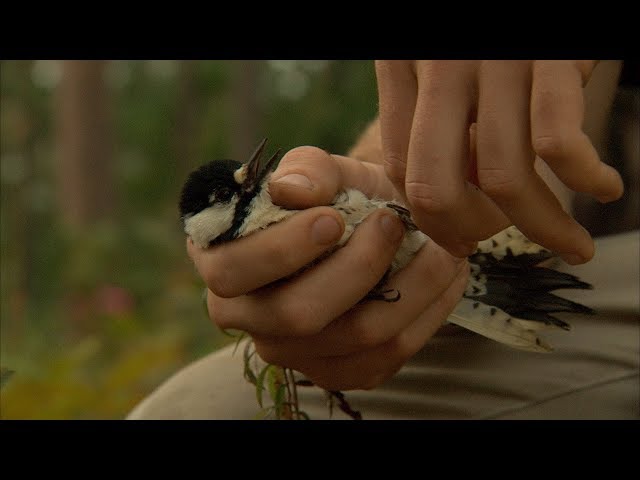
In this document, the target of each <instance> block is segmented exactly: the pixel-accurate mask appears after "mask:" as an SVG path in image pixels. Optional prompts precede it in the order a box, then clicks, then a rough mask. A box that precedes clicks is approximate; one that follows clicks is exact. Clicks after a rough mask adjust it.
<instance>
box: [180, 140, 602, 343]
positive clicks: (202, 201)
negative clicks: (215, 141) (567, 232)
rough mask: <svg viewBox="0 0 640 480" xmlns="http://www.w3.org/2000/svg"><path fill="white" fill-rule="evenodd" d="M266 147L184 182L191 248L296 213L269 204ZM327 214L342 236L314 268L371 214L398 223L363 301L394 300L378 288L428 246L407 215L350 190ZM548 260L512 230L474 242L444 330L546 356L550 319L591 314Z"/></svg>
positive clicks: (576, 285)
mask: <svg viewBox="0 0 640 480" xmlns="http://www.w3.org/2000/svg"><path fill="white" fill-rule="evenodd" d="M266 143H267V139H263V140H262V141H261V142H260V144H259V145H258V147H257V148H256V149H255V151H254V153H253V155H251V157H250V159H249V161H248V162H246V163H241V162H238V161H236V160H229V159H221V160H213V161H211V162H208V163H206V164H203V165H201V166H200V167H198V168H197V169H195V170H193V171H192V172H191V173H190V174H189V175H188V177H187V179H186V181H185V182H184V184H183V188H182V191H181V193H180V201H179V211H180V220H181V222H182V226H183V229H184V232H185V233H186V234H187V235H188V236H190V237H191V239H192V240H193V242H194V243H195V244H196V245H198V246H199V247H201V248H211V247H214V246H216V245H220V244H222V243H225V242H230V241H233V240H235V239H237V238H240V237H244V236H247V235H250V234H252V233H253V232H256V231H259V230H262V229H265V228H268V227H269V226H270V225H272V224H274V223H277V222H281V221H283V220H285V219H287V218H289V217H291V216H292V215H295V214H296V213H297V212H299V210H293V209H286V208H283V207H280V206H278V205H275V204H274V203H273V202H272V200H271V196H270V194H269V191H268V188H267V187H268V183H269V179H270V176H271V173H272V172H273V170H274V169H275V166H276V163H277V161H278V157H279V154H280V150H277V151H276V152H275V153H274V154H273V155H272V156H271V157H270V158H268V160H266V161H265V162H263V161H262V155H263V153H264V149H265V146H266ZM330 206H331V207H332V208H334V209H335V210H336V211H338V212H339V213H340V215H341V216H342V217H343V218H344V221H345V230H344V233H343V235H342V237H341V238H340V240H339V241H338V242H337V244H336V245H335V247H333V249H331V250H329V251H328V252H326V253H325V254H324V256H322V257H320V258H319V259H316V262H317V261H321V260H322V259H323V258H325V257H326V256H327V255H331V254H332V253H333V252H335V250H336V249H338V248H340V247H341V246H343V245H344V244H345V243H346V242H347V241H348V240H349V238H350V236H351V234H352V233H353V232H354V230H355V229H356V228H357V226H358V225H359V224H360V223H361V222H362V221H363V220H364V219H365V218H366V217H367V216H368V215H369V214H371V213H372V212H374V211H376V210H377V209H380V208H388V209H391V210H392V211H394V212H395V213H396V214H397V215H398V217H400V219H401V220H402V221H403V222H404V225H405V227H406V231H405V235H404V238H403V240H402V243H401V245H400V247H399V248H398V250H397V253H396V254H395V257H394V258H393V261H392V263H391V265H390V266H389V269H388V270H387V272H386V273H385V275H384V276H383V278H382V279H381V280H380V282H378V284H377V285H376V286H375V287H374V288H373V289H372V291H371V292H369V294H368V295H367V296H366V297H365V298H364V299H363V301H370V300H382V301H386V302H397V301H399V300H400V298H401V292H397V291H392V290H389V289H386V288H385V283H386V280H387V279H388V278H389V276H391V275H393V274H394V273H395V272H397V271H398V270H401V269H402V268H403V267H404V266H406V265H407V264H408V263H409V262H410V261H411V259H412V258H413V257H414V256H415V255H416V253H417V252H418V251H419V250H420V249H421V248H422V246H423V245H424V244H425V243H426V242H428V241H432V240H431V239H430V238H429V237H428V236H427V235H426V234H424V233H423V232H422V231H420V230H419V229H418V228H417V227H416V225H415V223H414V222H413V221H412V219H411V213H410V211H409V210H408V209H407V208H405V207H404V206H403V205H400V204H399V203H397V202H392V201H388V200H384V199H376V198H368V197H367V196H366V195H365V194H364V193H362V192H360V191H359V190H356V189H352V188H351V189H346V190H344V191H341V192H339V193H338V194H337V195H336V196H335V198H334V199H333V201H332V202H331V204H330ZM555 257H556V255H555V254H554V253H553V252H551V251H550V250H548V249H546V248H544V247H542V246H540V245H538V244H536V243H534V242H532V241H531V240H529V239H528V238H527V237H526V236H525V235H524V234H523V233H522V232H520V231H519V230H518V228H517V227H515V226H513V225H512V226H510V227H508V228H506V229H504V230H502V231H500V232H498V233H496V234H495V235H493V236H491V237H490V238H488V239H486V240H482V241H480V242H478V246H477V248H476V250H475V252H474V253H473V254H471V255H469V256H468V262H469V265H470V275H469V280H468V282H467V286H466V289H465V292H464V294H463V296H462V298H461V299H460V301H459V302H458V304H457V305H456V307H455V308H454V310H453V311H452V312H451V313H450V314H449V316H448V318H447V321H446V323H452V324H455V325H458V326H460V327H462V328H464V329H467V330H470V331H472V332H475V333H476V334H479V335H482V336H484V337H487V338H489V339H491V340H494V341H496V342H498V343H500V344H504V345H507V346H509V347H512V348H516V349H520V350H525V351H529V352H538V353H548V352H551V351H553V346H552V345H550V344H549V343H547V341H546V340H545V339H544V338H542V336H541V335H540V332H541V331H542V330H544V329H548V328H559V329H562V330H567V331H568V330H570V329H571V326H570V325H569V324H568V323H567V322H566V321H564V320H562V319H560V318H557V317H556V316H555V315H553V314H554V313H559V312H568V313H579V314H593V313H594V311H593V310H592V309H591V308H589V307H587V306H585V305H582V304H579V303H576V302H573V301H571V300H568V299H566V298H563V297H560V296H558V295H555V294H554V293H552V292H553V291H555V290H558V289H591V288H593V287H592V285H590V284H589V283H586V282H584V281H582V280H580V279H579V278H577V277H576V276H574V275H571V274H569V273H564V272H559V271H557V270H555V269H553V268H549V267H548V266H543V265H542V264H548V263H549V262H548V261H549V260H551V259H553V258H555ZM309 266H310V265H309ZM309 266H307V268H308V267H309ZM294 275H295V274H294ZM425 284H427V282H425Z"/></svg>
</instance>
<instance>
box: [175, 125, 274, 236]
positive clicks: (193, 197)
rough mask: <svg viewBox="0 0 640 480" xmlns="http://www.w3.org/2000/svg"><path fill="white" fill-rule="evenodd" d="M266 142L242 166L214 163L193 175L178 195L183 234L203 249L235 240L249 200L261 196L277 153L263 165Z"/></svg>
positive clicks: (229, 162) (232, 163) (204, 166)
mask: <svg viewBox="0 0 640 480" xmlns="http://www.w3.org/2000/svg"><path fill="white" fill-rule="evenodd" d="M266 143H267V139H266V138H265V139H264V140H263V141H262V142H261V143H260V145H258V148H257V149H256V150H255V152H254V153H253V155H252V156H251V158H250V159H249V161H248V162H247V163H245V164H242V163H240V162H237V161H235V160H214V161H211V162H209V163H207V164H205V165H202V166H201V167H199V168H198V169H196V170H195V171H193V172H192V173H191V174H190V175H189V176H188V178H187V180H186V182H185V184H184V186H183V187H182V193H181V195H180V218H181V220H182V222H183V226H184V231H185V233H186V234H187V235H189V236H191V238H192V239H193V241H194V243H195V244H196V245H199V246H201V247H203V248H206V247H208V246H210V245H215V244H217V243H222V242H224V241H229V240H232V239H233V238H235V237H236V236H237V233H238V229H239V227H240V226H241V225H242V221H243V220H244V218H245V217H246V215H247V213H248V211H249V205H250V204H251V200H253V198H254V197H255V196H256V195H257V194H259V193H260V191H261V190H262V187H263V183H264V181H265V179H266V177H267V174H268V173H269V172H271V171H272V170H273V168H274V166H275V163H276V159H277V157H278V154H279V152H280V151H279V150H278V151H277V152H276V153H275V154H274V155H273V156H272V157H271V158H270V159H269V160H268V161H267V162H266V163H265V164H264V165H263V164H262V162H261V157H262V152H263V151H264V147H265V145H266Z"/></svg>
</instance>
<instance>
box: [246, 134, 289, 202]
mask: <svg viewBox="0 0 640 480" xmlns="http://www.w3.org/2000/svg"><path fill="white" fill-rule="evenodd" d="M266 144H267V139H266V138H265V139H264V140H262V142H260V145H258V148H256V151H255V152H253V155H251V158H250V159H249V162H247V163H246V164H244V165H243V166H242V167H241V168H240V169H238V171H237V172H236V174H235V179H236V181H237V182H238V183H242V189H243V190H245V191H251V190H253V189H254V188H255V187H256V186H257V185H260V184H261V183H262V180H264V177H266V175H267V174H268V173H269V172H271V171H272V170H273V168H274V166H275V163H276V160H277V158H278V155H279V154H280V149H278V151H276V153H274V154H273V156H272V157H271V158H270V159H269V160H267V163H266V164H265V165H264V166H263V167H261V165H260V159H261V157H262V152H263V151H264V147H265V145H266Z"/></svg>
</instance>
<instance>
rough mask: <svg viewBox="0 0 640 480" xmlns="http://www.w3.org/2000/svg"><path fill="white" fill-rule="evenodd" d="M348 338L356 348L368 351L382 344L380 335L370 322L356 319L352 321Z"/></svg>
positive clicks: (382, 340)
mask: <svg viewBox="0 0 640 480" xmlns="http://www.w3.org/2000/svg"><path fill="white" fill-rule="evenodd" d="M350 337H351V339H352V341H353V342H354V344H355V346H356V347H357V348H361V349H369V348H373V347H376V346H378V345H380V344H381V343H383V342H384V340H385V339H384V338H382V335H381V333H380V332H379V331H378V329H377V328H375V326H374V325H372V324H371V322H367V321H363V320H360V319H357V320H355V321H354V323H353V325H352V327H351V332H350Z"/></svg>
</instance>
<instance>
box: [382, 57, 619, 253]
mask: <svg viewBox="0 0 640 480" xmlns="http://www.w3.org/2000/svg"><path fill="white" fill-rule="evenodd" d="M595 65H596V62H595V61H553V60H551V61H544V60H540V61H426V60H424V61H408V60H407V61H405V60H402V61H377V62H376V74H377V79H378V93H379V103H380V124H381V133H382V145H383V149H384V156H385V172H386V174H387V176H388V177H389V179H390V180H391V181H392V182H393V184H394V186H395V187H396V189H397V190H398V191H399V192H400V194H401V195H402V196H403V197H404V199H405V201H406V203H407V204H408V205H409V206H410V209H411V213H412V216H413V219H414V221H415V223H416V224H417V225H418V227H419V228H420V229H421V230H422V231H424V232H425V233H426V234H428V235H429V236H430V237H431V238H433V239H434V240H435V241H436V242H438V243H439V244H440V245H443V246H444V247H445V248H446V249H447V250H448V251H449V252H451V253H452V254H454V255H457V256H466V255H469V254H470V253H472V251H473V249H474V248H475V242H476V241H478V240H482V239H485V238H488V237H489V236H491V235H493V234H495V233H497V232H499V231H501V230H502V229H504V228H506V227H507V226H509V225H511V224H513V225H516V226H517V227H518V228H519V229H520V230H521V231H522V232H523V233H524V234H525V235H526V236H527V237H528V238H529V239H531V240H532V241H534V242H536V243H538V244H540V245H542V246H544V247H546V248H548V249H550V250H553V251H555V252H557V253H558V254H560V255H561V256H562V257H563V258H564V260H565V261H567V262H568V263H570V264H578V263H584V262H586V261H588V260H589V259H591V258H592V256H593V254H594V245H593V240H592V239H591V237H590V235H589V234H588V233H587V231H586V230H585V229H584V228H582V227H581V226H580V225H579V224H578V223H577V222H576V221H575V220H573V218H571V216H569V215H568V214H567V213H566V212H565V211H564V210H563V209H562V206H561V205H560V203H559V202H558V200H557V199H556V197H555V196H554V194H553V193H552V192H551V190H550V189H549V188H548V186H547V185H546V184H545V182H544V181H543V180H542V179H541V178H540V177H539V176H538V174H537V173H536V172H535V170H534V160H535V157H536V154H537V155H538V156H539V157H540V158H541V159H542V160H543V161H544V162H546V163H547V165H548V166H549V167H550V168H551V169H552V170H553V172H554V173H555V174H556V176H557V177H558V178H559V179H560V180H561V181H562V182H563V183H564V184H565V185H566V186H567V187H569V188H570V189H572V190H574V191H577V192H585V193H588V194H590V195H592V196H594V197H596V198H597V199H598V200H600V201H601V202H609V201H612V200H616V199H618V198H620V196H621V195H622V192H623V184H622V180H621V178H620V175H619V174H618V173H617V172H616V171H615V170H614V169H613V168H611V167H610V166H608V165H606V164H605V163H603V162H601V161H600V159H599V157H598V153H597V151H596V150H595V148H594V147H593V145H592V143H591V141H590V140H589V138H588V137H587V136H586V135H585V134H584V133H583V131H582V122H583V117H584V98H583V87H584V85H585V84H586V82H587V81H588V79H589V77H590V75H591V73H592V71H593V69H594V68H595ZM474 122H475V125H473V128H470V127H471V126H472V124H474Z"/></svg>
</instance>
